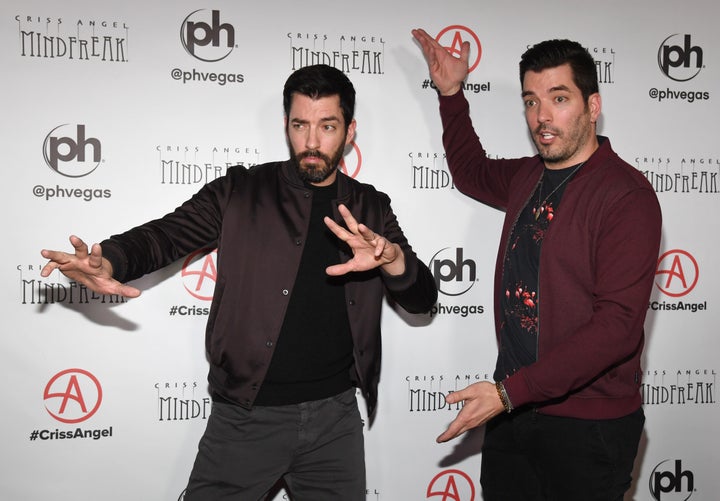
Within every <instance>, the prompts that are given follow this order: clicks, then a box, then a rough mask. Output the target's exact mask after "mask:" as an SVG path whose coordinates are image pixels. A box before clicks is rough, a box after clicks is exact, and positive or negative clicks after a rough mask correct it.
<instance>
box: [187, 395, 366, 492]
mask: <svg viewBox="0 0 720 501" xmlns="http://www.w3.org/2000/svg"><path fill="white" fill-rule="evenodd" d="M281 479H282V480H283V481H284V482H285V485H286V486H287V490H288V491H289V494H290V499H292V500H293V501H323V500H333V501H337V500H339V499H342V500H343V501H346V500H347V501H354V500H362V501H364V500H365V446H364V439H363V424H362V420H361V418H360V412H359V410H358V406H357V400H356V398H355V389H354V388H353V389H350V390H348V391H345V392H343V393H341V394H339V395H336V396H334V397H330V398H326V399H323V400H316V401H312V402H303V403H301V404H295V405H282V406H269V407H254V408H253V409H252V410H247V409H244V408H242V407H239V406H235V405H232V404H226V403H221V402H214V403H213V407H212V413H211V414H210V417H209V418H208V423H207V428H206V430H205V434H204V435H203V437H202V439H201V440H200V444H199V446H198V454H197V457H196V459H195V465H194V466H193V470H192V473H191V474H190V481H189V483H188V488H187V491H186V493H185V498H184V499H185V501H224V500H227V501H230V500H232V501H256V500H262V499H265V497H266V496H267V494H268V492H269V491H270V489H271V488H272V487H273V486H274V485H275V484H276V483H277V482H278V481H279V480H281Z"/></svg>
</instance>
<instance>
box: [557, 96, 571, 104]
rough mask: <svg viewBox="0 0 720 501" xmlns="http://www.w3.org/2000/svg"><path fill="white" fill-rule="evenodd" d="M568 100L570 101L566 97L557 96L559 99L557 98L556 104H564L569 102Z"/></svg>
mask: <svg viewBox="0 0 720 501" xmlns="http://www.w3.org/2000/svg"><path fill="white" fill-rule="evenodd" d="M567 100H568V98H567V97H565V96H557V97H556V98H555V102H557V103H564V102H565V101H567Z"/></svg>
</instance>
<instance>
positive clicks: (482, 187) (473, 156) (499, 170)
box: [439, 91, 524, 210]
mask: <svg viewBox="0 0 720 501" xmlns="http://www.w3.org/2000/svg"><path fill="white" fill-rule="evenodd" d="M439 99H440V119H441V121H442V125H443V137H442V139H443V146H444V148H445V154H446V155H447V162H448V168H449V169H450V173H451V174H452V177H453V183H454V184H455V186H456V187H457V189H458V190H460V191H461V192H462V193H464V194H465V195H468V196H470V197H472V198H475V199H476V200H479V201H480V202H483V203H485V204H487V205H490V206H492V207H496V208H499V209H501V210H505V209H506V208H507V206H508V198H509V196H510V190H511V182H512V179H513V177H514V176H515V174H516V173H517V171H518V169H520V167H521V165H522V164H523V163H524V162H523V160H524V159H490V158H488V157H487V154H486V153H485V149H484V148H483V146H482V144H481V142H480V139H479V138H478V136H477V134H476V133H475V129H474V128H473V124H472V120H471V119H470V105H469V103H468V102H467V99H465V96H464V94H463V92H462V91H459V92H457V93H456V94H453V95H452V96H440V97H439Z"/></svg>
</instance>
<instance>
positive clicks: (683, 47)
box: [658, 34, 704, 82]
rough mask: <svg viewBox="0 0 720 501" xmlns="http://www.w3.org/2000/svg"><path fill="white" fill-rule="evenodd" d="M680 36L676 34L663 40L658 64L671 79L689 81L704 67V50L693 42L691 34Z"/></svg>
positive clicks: (659, 50)
mask: <svg viewBox="0 0 720 501" xmlns="http://www.w3.org/2000/svg"><path fill="white" fill-rule="evenodd" d="M679 37H680V35H679V34H675V35H670V36H669V37H667V38H666V39H665V40H663V42H662V43H661V44H660V48H659V49H658V65H659V66H660V71H662V72H663V74H664V75H665V76H666V77H668V78H669V79H671V80H675V81H676V82H687V81H688V80H692V79H693V78H695V77H696V76H697V75H698V73H700V71H701V70H702V69H703V68H704V66H703V50H702V49H701V48H700V47H698V46H697V45H693V44H692V42H691V40H690V35H683V37H682V39H679ZM673 42H675V43H673Z"/></svg>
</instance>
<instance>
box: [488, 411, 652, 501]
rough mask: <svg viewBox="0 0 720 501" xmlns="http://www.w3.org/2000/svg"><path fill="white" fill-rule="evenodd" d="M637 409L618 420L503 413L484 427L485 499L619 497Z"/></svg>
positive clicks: (636, 432)
mask: <svg viewBox="0 0 720 501" xmlns="http://www.w3.org/2000/svg"><path fill="white" fill-rule="evenodd" d="M644 424H645V415H644V413H643V410H642V408H641V409H638V410H637V411H636V412H634V413H632V414H630V415H628V416H625V417H622V418H618V419H605V420H589V419H588V420H586V419H574V418H565V417H554V416H546V415H543V414H539V413H538V412H536V411H535V410H533V409H528V410H521V411H520V412H518V413H513V414H504V415H501V416H498V417H496V418H495V419H493V420H491V421H490V422H489V423H488V425H487V428H486V431H485V442H484V445H483V451H482V467H481V473H480V483H481V485H482V489H483V499H484V500H485V501H595V500H596V501H622V499H623V494H624V493H625V492H626V491H627V490H628V489H629V488H630V486H631V482H632V477H631V475H632V470H633V464H634V461H635V456H636V455H637V450H638V444H639V442H640V435H641V434H642V429H643V425H644Z"/></svg>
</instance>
